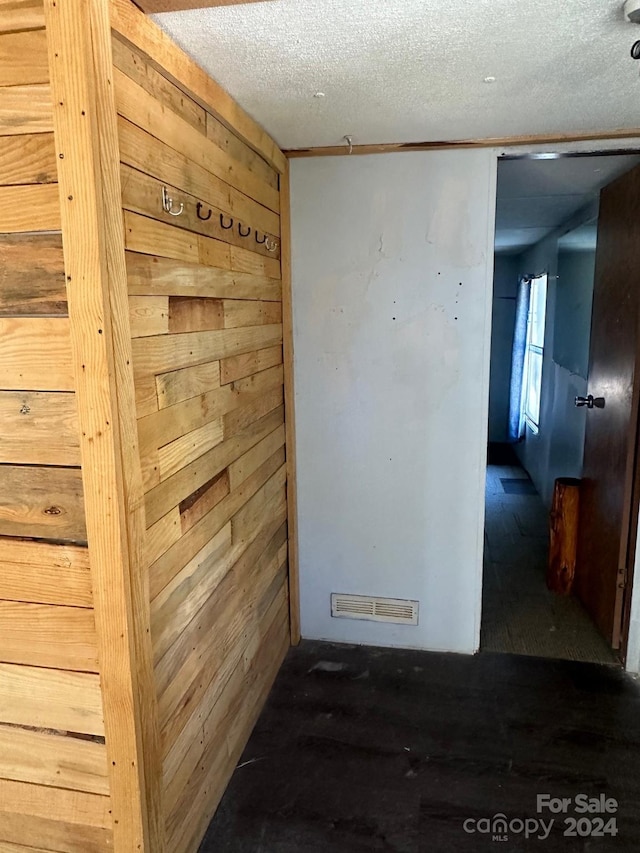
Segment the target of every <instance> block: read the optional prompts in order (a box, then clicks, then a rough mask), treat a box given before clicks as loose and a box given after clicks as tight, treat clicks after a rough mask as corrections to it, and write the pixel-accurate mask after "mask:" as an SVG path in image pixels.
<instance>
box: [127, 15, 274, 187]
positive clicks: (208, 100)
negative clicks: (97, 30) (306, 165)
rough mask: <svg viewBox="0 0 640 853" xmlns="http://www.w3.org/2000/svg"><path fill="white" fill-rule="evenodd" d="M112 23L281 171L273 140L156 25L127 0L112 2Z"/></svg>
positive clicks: (176, 81)
mask: <svg viewBox="0 0 640 853" xmlns="http://www.w3.org/2000/svg"><path fill="white" fill-rule="evenodd" d="M111 21H112V24H113V26H114V28H115V29H116V31H117V32H118V33H119V34H120V35H121V36H123V37H124V39H125V40H127V41H130V42H132V43H133V44H134V45H135V46H136V47H137V48H138V50H139V51H140V52H141V53H142V54H143V55H144V56H146V57H147V58H148V60H149V61H150V62H151V64H152V65H153V66H154V67H156V68H157V69H159V70H162V73H163V74H164V76H166V77H167V78H168V79H169V80H171V81H172V82H173V83H175V84H176V85H177V86H178V87H179V88H181V89H182V90H183V91H184V92H186V93H187V94H188V95H189V96H190V97H192V98H193V99H194V100H195V101H196V103H199V104H200V105H201V106H203V107H204V108H205V109H206V110H207V111H209V112H211V113H212V114H213V115H214V116H215V117H216V118H217V119H219V120H220V121H221V122H222V123H223V124H225V125H226V126H227V127H229V128H230V129H231V130H233V131H234V133H236V134H237V135H238V136H239V137H240V138H241V139H242V140H243V141H244V142H246V143H247V145H249V146H250V147H251V148H253V149H254V151H256V152H257V153H258V154H260V155H261V156H262V157H264V159H265V160H266V161H267V162H268V163H270V164H271V165H272V166H273V168H274V169H275V170H276V171H278V172H282V171H284V169H285V165H286V159H285V157H284V155H283V153H282V152H281V151H280V149H279V148H278V146H277V145H276V143H275V142H274V141H273V139H271V137H270V136H269V135H268V134H267V133H266V132H265V131H264V130H263V129H262V128H261V127H260V126H259V125H258V124H257V123H256V122H255V121H254V120H253V119H252V118H251V117H250V116H249V115H248V114H247V113H246V112H244V110H242V109H241V108H240V107H239V106H238V104H237V103H236V102H235V101H234V100H233V98H232V97H231V96H230V95H229V94H228V93H227V92H225V91H224V89H222V87H221V86H219V85H218V84H217V83H216V82H215V81H213V80H212V79H211V78H210V77H208V76H207V75H206V74H205V72H204V71H203V70H202V69H201V68H200V67H199V66H198V65H196V63H195V62H194V61H193V60H192V59H190V58H189V57H188V56H187V55H186V54H185V53H183V51H181V50H180V49H179V48H178V47H177V46H176V45H175V44H174V43H173V42H172V41H171V39H170V38H169V37H168V36H167V35H166V34H165V33H163V32H162V30H160V28H159V27H158V26H157V25H156V24H154V23H153V22H152V21H150V20H149V19H148V18H146V17H145V16H144V14H143V13H142V12H140V11H139V10H138V9H136V8H135V7H134V6H133V5H132V4H131V3H129V2H127V0H111Z"/></svg>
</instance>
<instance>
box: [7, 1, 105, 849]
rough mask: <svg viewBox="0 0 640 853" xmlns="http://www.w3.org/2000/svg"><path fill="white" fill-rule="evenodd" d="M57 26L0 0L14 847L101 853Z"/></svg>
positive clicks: (97, 706) (101, 800) (29, 6)
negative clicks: (58, 122)
mask: <svg viewBox="0 0 640 853" xmlns="http://www.w3.org/2000/svg"><path fill="white" fill-rule="evenodd" d="M43 25H44V8H43V4H42V2H33V0H0V33H1V34H0V209H1V211H2V212H1V213H0V232H2V233H0V364H1V365H2V367H1V368H0V424H1V427H2V428H1V429H0V534H2V535H0V849H2V850H5V849H6V850H7V851H9V850H11V851H14V850H15V851H16V853H17V851H19V850H20V849H23V850H27V849H33V850H38V849H42V850H46V851H49V850H56V851H69V853H76V851H77V853H80V851H82V853H88V851H96V852H97V851H101V853H102V851H106V850H108V849H111V848H112V831H111V814H110V811H111V800H110V787H109V781H108V772H107V771H108V764H107V752H106V747H105V744H104V737H103V735H104V722H103V709H102V696H101V690H100V676H99V674H98V673H99V665H98V644H97V637H96V630H95V614H94V610H93V589H92V584H91V574H90V567H89V555H88V551H87V549H86V547H80V546H78V545H72V544H66V545H65V544H62V543H63V542H64V541H68V542H80V543H84V542H85V541H86V538H87V533H86V520H85V509H84V494H83V478H82V472H81V470H80V467H79V466H80V461H81V460H80V435H79V422H78V416H77V408H76V397H75V393H73V392H74V389H75V370H74V367H73V363H72V354H71V352H72V348H71V337H70V324H69V319H68V317H67V316H66V315H67V294H66V287H65V270H64V261H63V253H62V241H61V236H60V234H59V233H58V232H59V230H60V227H61V213H60V201H59V191H58V186H57V177H58V175H57V167H58V160H59V158H57V157H56V154H55V144H54V138H53V133H52V130H53V123H52V103H51V98H52V92H51V89H50V86H49V85H48V81H49V67H48V55H47V36H46V33H45V30H44V29H43ZM38 232H40V233H38ZM76 733H79V734H80V736H77V735H76Z"/></svg>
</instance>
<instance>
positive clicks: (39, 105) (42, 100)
mask: <svg viewBox="0 0 640 853" xmlns="http://www.w3.org/2000/svg"><path fill="white" fill-rule="evenodd" d="M52 130H53V109H52V106H51V89H50V87H49V85H48V84H46V83H42V84H37V85H33V86H6V87H4V88H0V136H14V135H16V134H24V133H51V131H52Z"/></svg>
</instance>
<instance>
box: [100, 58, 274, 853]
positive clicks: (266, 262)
mask: <svg viewBox="0 0 640 853" xmlns="http://www.w3.org/2000/svg"><path fill="white" fill-rule="evenodd" d="M145 52H146V53H147V56H142V55H141V54H140V53H139V52H138V51H136V50H132V49H131V48H130V47H123V46H122V45H121V44H117V45H116V47H115V57H116V64H117V65H118V66H119V68H120V69H121V72H120V73H118V74H117V75H116V92H117V100H118V109H119V112H120V114H121V117H120V119H119V123H118V131H119V135H120V151H121V157H122V161H123V168H122V173H121V178H122V188H123V208H124V223H125V240H126V247H127V250H128V251H127V273H128V290H129V308H130V316H131V332H132V338H133V340H132V357H133V371H134V377H135V384H136V401H137V414H138V447H139V452H140V464H141V470H142V474H143V481H144V486H145V490H146V494H145V500H144V505H145V519H146V524H147V538H146V541H145V554H146V558H147V562H148V566H149V596H150V607H151V638H152V645H153V656H154V663H155V680H156V690H157V695H158V703H159V704H158V710H159V718H158V719H159V725H160V727H161V734H162V741H161V743H162V751H163V755H164V765H163V779H164V785H165V790H164V796H165V799H164V818H165V826H166V831H167V845H168V849H170V850H171V851H172V853H173V851H179V850H185V851H187V850H189V851H193V853H195V850H196V847H197V844H198V842H199V840H200V837H201V835H202V831H203V829H204V826H205V824H206V822H207V821H208V819H209V817H210V816H211V812H212V810H213V808H215V805H216V803H217V801H218V799H219V797H220V795H221V793H222V791H223V789H224V785H225V784H226V782H227V779H228V776H229V773H230V772H231V768H232V766H233V765H232V757H233V756H236V755H237V754H238V753H239V751H240V750H241V749H242V745H243V744H244V741H245V739H246V737H247V735H248V733H249V731H250V727H251V725H252V722H253V719H254V717H255V714H256V713H257V712H258V710H259V708H260V705H261V702H262V701H263V700H264V696H265V694H266V690H268V687H269V685H270V683H271V679H272V678H273V676H274V674H275V672H276V670H277V668H278V666H279V664H280V661H281V658H282V654H283V652H284V648H285V647H286V644H287V643H288V638H289V627H288V622H289V618H288V612H287V606H288V605H287V601H288V588H287V568H286V566H287V542H286V538H287V532H286V524H285V520H286V515H287V509H286V492H285V485H286V470H287V469H286V454H285V427H284V406H283V403H284V381H285V379H284V365H283V351H282V344H283V325H282V324H283V314H282V283H281V281H280V276H281V270H280V257H279V255H280V251H279V249H280V245H279V243H280V232H281V227H280V220H279V216H278V211H279V210H280V195H279V180H278V177H277V174H276V172H275V170H274V169H273V168H272V166H271V165H268V164H267V163H266V161H265V160H264V159H262V158H261V157H259V156H258V154H257V153H256V151H255V150H252V149H251V148H250V147H248V146H247V145H245V143H244V142H243V141H242V140H241V139H240V137H239V136H238V135H236V133H234V132H232V131H230V130H229V129H228V128H226V127H225V126H224V125H223V124H222V123H221V122H220V120H219V118H217V117H215V116H212V114H211V111H210V110H209V108H208V106H207V104H206V103H205V104H203V103H202V101H200V100H198V99H197V98H195V99H190V98H189V95H188V93H187V92H186V91H185V88H184V86H181V85H180V83H179V82H178V84H177V89H176V80H175V79H174V78H173V77H172V76H171V75H169V76H164V72H163V70H162V68H161V67H160V66H159V65H158V64H156V63H154V62H151V61H149V57H148V51H145ZM178 92H181V93H182V96H180V95H179V94H178ZM203 118H204V122H203ZM163 186H166V187H167V189H168V192H169V194H170V195H171V196H172V197H173V198H174V199H175V201H176V203H182V204H184V206H185V209H184V212H183V214H182V215H181V216H177V217H170V216H168V215H167V214H165V213H163V212H162V210H161V206H160V196H161V190H162V187H163ZM199 202H200V203H202V209H201V210H200V213H201V216H202V215H205V216H206V215H207V214H208V211H209V209H210V210H211V216H210V218H209V219H207V220H202V219H201V218H199V217H198V211H197V209H196V208H197V205H198V203H199ZM221 214H222V220H221V219H220V215H221ZM232 220H233V226H232V227H231V228H224V227H222V225H223V224H224V225H229V224H231V221H232ZM239 223H240V224H241V226H242V228H243V231H242V233H245V232H246V229H248V228H250V229H251V233H250V235H249V237H242V236H240V232H239V230H238V224H239ZM256 232H257V233H258V241H261V240H262V239H264V237H265V235H269V238H270V240H272V241H273V242H274V244H275V245H277V250H276V251H275V252H270V251H268V249H267V248H266V245H265V244H264V243H262V242H257V241H256ZM221 383H224V384H221ZM227 683H229V686H228V687H225V685H227ZM219 756H222V757H223V760H219ZM204 766H206V767H209V766H211V767H212V769H211V772H210V773H208V774H207V773H206V772H204V773H203V770H202V767H204ZM186 814H188V815H189V818H188V820H187V819H185V817H184V816H185V815H186Z"/></svg>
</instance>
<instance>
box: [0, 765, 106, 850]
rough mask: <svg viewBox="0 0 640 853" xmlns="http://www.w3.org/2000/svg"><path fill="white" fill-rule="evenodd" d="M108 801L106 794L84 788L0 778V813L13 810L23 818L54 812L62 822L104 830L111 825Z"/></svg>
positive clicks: (52, 813) (38, 816)
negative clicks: (71, 789) (35, 783)
mask: <svg viewBox="0 0 640 853" xmlns="http://www.w3.org/2000/svg"><path fill="white" fill-rule="evenodd" d="M109 803H110V801H109V797H103V796H99V795H97V794H89V793H85V792H84V791H69V790H66V789H64V788H50V787H48V786H45V785H29V784H26V783H24V782H14V781H12V780H9V779H0V813H1V812H13V813H14V814H21V815H23V816H24V817H25V818H29V817H34V818H45V819H46V818H50V817H51V816H52V815H57V816H58V819H59V820H60V821H62V822H66V823H79V824H82V825H84V826H92V827H98V828H100V829H105V830H107V829H109V828H110V825H111V815H110V813H109ZM1 826H2V824H1V820H0V827H1ZM0 837H1V836H0Z"/></svg>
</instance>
